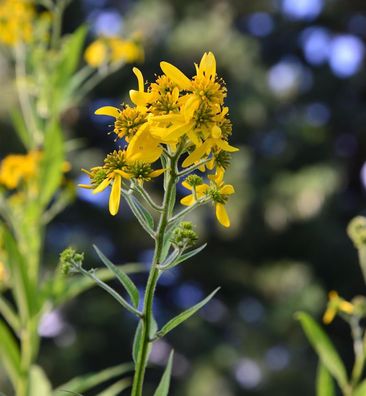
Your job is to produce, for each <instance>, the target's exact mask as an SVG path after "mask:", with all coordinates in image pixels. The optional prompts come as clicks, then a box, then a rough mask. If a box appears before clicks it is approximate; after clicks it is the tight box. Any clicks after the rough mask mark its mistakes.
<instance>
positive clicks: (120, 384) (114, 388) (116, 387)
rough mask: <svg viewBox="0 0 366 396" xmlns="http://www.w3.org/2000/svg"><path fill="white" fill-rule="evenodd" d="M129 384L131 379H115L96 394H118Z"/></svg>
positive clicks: (113, 395) (110, 395) (99, 395)
mask: <svg viewBox="0 0 366 396" xmlns="http://www.w3.org/2000/svg"><path fill="white" fill-rule="evenodd" d="M130 386H131V379H130V378H125V379H122V380H120V381H117V382H116V383H114V384H113V385H111V386H109V387H108V388H107V389H105V390H104V391H103V392H100V393H98V395H97V396H118V395H120V394H121V392H122V391H123V390H125V389H127V388H129V387H130Z"/></svg>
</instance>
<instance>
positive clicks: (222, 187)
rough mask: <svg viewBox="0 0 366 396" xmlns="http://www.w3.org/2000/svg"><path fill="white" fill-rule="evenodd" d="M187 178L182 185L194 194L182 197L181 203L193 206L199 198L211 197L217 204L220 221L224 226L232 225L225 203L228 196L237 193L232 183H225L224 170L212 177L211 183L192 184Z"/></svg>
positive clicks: (217, 214)
mask: <svg viewBox="0 0 366 396" xmlns="http://www.w3.org/2000/svg"><path fill="white" fill-rule="evenodd" d="M187 179H188V178H187ZM187 179H186V180H185V181H184V182H183V183H182V185H183V186H184V187H185V188H187V189H188V190H191V191H192V194H190V195H187V196H186V197H184V198H182V199H181V201H180V202H181V204H182V205H186V206H191V205H193V204H194V203H195V202H196V201H197V200H199V199H201V198H203V197H204V196H206V197H208V198H210V199H211V200H212V201H213V202H214V204H215V212H216V218H217V220H218V222H219V223H220V224H221V225H223V226H224V227H230V219H229V216H228V214H227V211H226V208H225V204H226V202H227V200H228V197H229V196H230V195H232V194H234V193H235V190H234V187H233V186H232V185H231V184H224V182H223V172H220V173H218V174H216V175H215V176H212V177H210V180H211V183H210V185H208V184H199V185H192V183H189V180H187Z"/></svg>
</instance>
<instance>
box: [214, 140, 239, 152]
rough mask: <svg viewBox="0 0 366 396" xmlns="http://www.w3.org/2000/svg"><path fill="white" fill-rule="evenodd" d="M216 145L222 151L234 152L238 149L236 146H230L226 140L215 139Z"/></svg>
mask: <svg viewBox="0 0 366 396" xmlns="http://www.w3.org/2000/svg"><path fill="white" fill-rule="evenodd" d="M215 143H216V145H217V146H218V147H220V148H221V149H222V150H224V151H228V152H230V153H234V152H235V151H239V149H238V148H237V147H234V146H230V144H229V143H228V142H227V141H226V140H222V139H217V140H216V141H215Z"/></svg>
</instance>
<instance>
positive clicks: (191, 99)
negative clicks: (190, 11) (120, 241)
mask: <svg viewBox="0 0 366 396" xmlns="http://www.w3.org/2000/svg"><path fill="white" fill-rule="evenodd" d="M160 66H161V69H162V72H163V73H162V74H161V75H159V76H157V78H156V80H155V81H154V82H153V83H151V84H149V85H147V86H146V85H145V81H144V78H143V75H142V73H141V71H140V70H139V69H137V68H133V72H134V74H135V75H136V77H137V81H138V89H137V90H131V91H130V99H131V102H132V104H133V105H132V106H131V105H128V104H124V105H122V106H121V107H120V108H116V107H112V106H104V107H102V108H99V109H98V110H97V111H96V114H98V115H106V116H111V117H113V118H114V119H115V121H114V127H113V131H114V133H115V135H116V139H121V142H123V143H125V147H124V149H123V150H122V149H121V150H119V151H115V152H113V153H111V154H110V155H109V156H107V158H106V159H105V163H104V165H103V166H98V167H94V168H92V169H91V170H90V171H86V172H87V173H88V175H89V176H90V181H91V184H90V185H88V186H86V185H83V187H86V188H92V189H93V190H94V193H97V192H100V191H102V190H104V189H105V188H106V187H107V186H108V185H112V189H111V196H110V205H109V209H110V212H111V214H113V215H114V214H116V213H117V211H118V207H119V202H120V191H121V185H122V181H123V180H133V179H139V180H140V181H148V180H150V179H151V178H152V177H155V176H157V175H159V174H161V173H162V172H163V171H164V170H163V169H161V170H159V171H153V170H152V168H151V164H153V163H154V162H155V161H157V160H158V159H159V158H162V157H164V155H170V156H174V155H176V154H177V153H178V154H179V156H180V155H184V156H185V158H183V160H182V161H181V165H182V167H183V169H185V171H184V172H182V174H184V175H188V174H189V173H191V172H194V171H196V170H200V171H201V172H202V173H203V175H202V176H203V177H205V176H208V180H209V184H206V183H204V182H203V180H202V178H200V177H198V176H197V177H198V179H197V178H196V179H195V175H194V174H193V173H191V174H190V175H189V176H188V178H187V179H186V180H185V181H184V182H183V186H184V187H186V188H188V189H189V190H191V191H192V194H191V195H190V196H188V197H185V198H183V199H182V201H181V203H182V204H183V205H188V206H191V205H194V204H196V203H206V202H213V203H214V205H215V207H216V217H217V219H218V220H219V222H220V223H221V224H222V225H224V226H225V227H228V226H229V225H230V220H229V217H228V215H227V213H226V210H225V207H224V205H225V203H226V202H227V199H228V197H229V196H230V195H231V194H233V193H234V188H233V186H231V185H228V184H225V183H224V174H225V170H226V168H227V167H228V166H229V164H230V153H231V152H234V151H237V150H238V149H237V148H236V147H233V146H231V145H230V144H229V142H228V140H229V137H230V135H231V131H232V125H231V122H230V119H229V117H228V107H226V106H224V100H225V97H226V95H227V90H226V87H225V84H224V81H223V80H222V79H219V78H218V77H217V74H216V60H215V57H214V55H213V54H212V53H211V52H209V53H205V54H204V55H203V57H202V59H201V61H200V63H199V64H198V65H197V64H196V65H195V69H196V74H195V75H194V76H193V77H192V78H191V79H190V78H188V77H187V76H186V75H185V74H184V73H183V72H181V71H180V70H179V69H178V68H176V67H175V66H173V65H172V64H170V63H167V62H161V64H160ZM123 143H122V144H123ZM162 163H164V161H163V160H162ZM162 168H164V165H163V167H162ZM142 170H143V172H142ZM206 172H209V173H210V175H206V174H205V173H206ZM193 180H195V182H193ZM192 183H193V184H192Z"/></svg>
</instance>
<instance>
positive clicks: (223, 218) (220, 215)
mask: <svg viewBox="0 0 366 396" xmlns="http://www.w3.org/2000/svg"><path fill="white" fill-rule="evenodd" d="M216 218H217V220H218V221H219V223H220V224H222V225H223V226H224V227H230V219H229V216H228V214H227V212H226V208H225V205H223V204H221V203H217V204H216Z"/></svg>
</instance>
